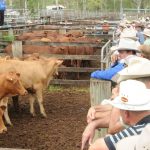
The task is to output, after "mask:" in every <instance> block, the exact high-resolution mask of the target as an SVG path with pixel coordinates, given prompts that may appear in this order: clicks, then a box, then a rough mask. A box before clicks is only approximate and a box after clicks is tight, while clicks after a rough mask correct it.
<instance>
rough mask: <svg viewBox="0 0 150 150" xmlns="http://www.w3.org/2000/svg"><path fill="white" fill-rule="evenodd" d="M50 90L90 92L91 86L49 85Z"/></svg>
mask: <svg viewBox="0 0 150 150" xmlns="http://www.w3.org/2000/svg"><path fill="white" fill-rule="evenodd" d="M48 91H49V92H59V91H74V92H89V87H75V86H61V85H50V86H49V87H48Z"/></svg>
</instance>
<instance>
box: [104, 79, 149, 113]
mask: <svg viewBox="0 0 150 150" xmlns="http://www.w3.org/2000/svg"><path fill="white" fill-rule="evenodd" d="M105 102H107V103H108V104H110V105H112V106H114V107H116V108H119V109H121V110H130V111H144V110H150V89H147V88H146V85H145V84H144V83H142V82H140V81H137V80H126V81H122V82H121V83H120V85H119V95H118V96H117V97H116V98H115V99H114V100H113V101H110V100H106V101H105Z"/></svg>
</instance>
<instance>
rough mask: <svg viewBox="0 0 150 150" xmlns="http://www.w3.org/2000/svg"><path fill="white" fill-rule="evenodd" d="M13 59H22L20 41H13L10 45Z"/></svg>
mask: <svg viewBox="0 0 150 150" xmlns="http://www.w3.org/2000/svg"><path fill="white" fill-rule="evenodd" d="M12 54H13V57H22V41H14V42H13V43H12Z"/></svg>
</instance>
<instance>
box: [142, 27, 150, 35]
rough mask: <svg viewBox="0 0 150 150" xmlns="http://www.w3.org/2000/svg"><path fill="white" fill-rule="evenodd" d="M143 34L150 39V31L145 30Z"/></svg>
mask: <svg viewBox="0 0 150 150" xmlns="http://www.w3.org/2000/svg"><path fill="white" fill-rule="evenodd" d="M143 34H144V35H146V36H149V37H150V29H147V28H145V29H144V32H143Z"/></svg>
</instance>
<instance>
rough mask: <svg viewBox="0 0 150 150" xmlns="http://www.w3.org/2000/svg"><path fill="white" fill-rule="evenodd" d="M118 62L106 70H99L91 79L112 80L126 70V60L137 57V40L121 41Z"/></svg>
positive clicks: (127, 39) (124, 39)
mask: <svg viewBox="0 0 150 150" xmlns="http://www.w3.org/2000/svg"><path fill="white" fill-rule="evenodd" d="M116 50H117V51H118V53H119V54H118V60H117V61H116V62H115V63H114V64H113V65H112V66H111V67H110V68H108V69H106V70H97V71H95V72H93V73H92V74H91V78H96V79H103V80H111V78H112V77H113V76H114V75H115V74H116V73H117V72H119V71H120V70H122V69H123V68H124V59H131V58H132V57H134V56H135V55H136V53H137V52H140V51H139V50H138V45H137V43H136V41H135V40H132V39H129V38H122V39H120V42H119V45H118V47H116Z"/></svg>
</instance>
